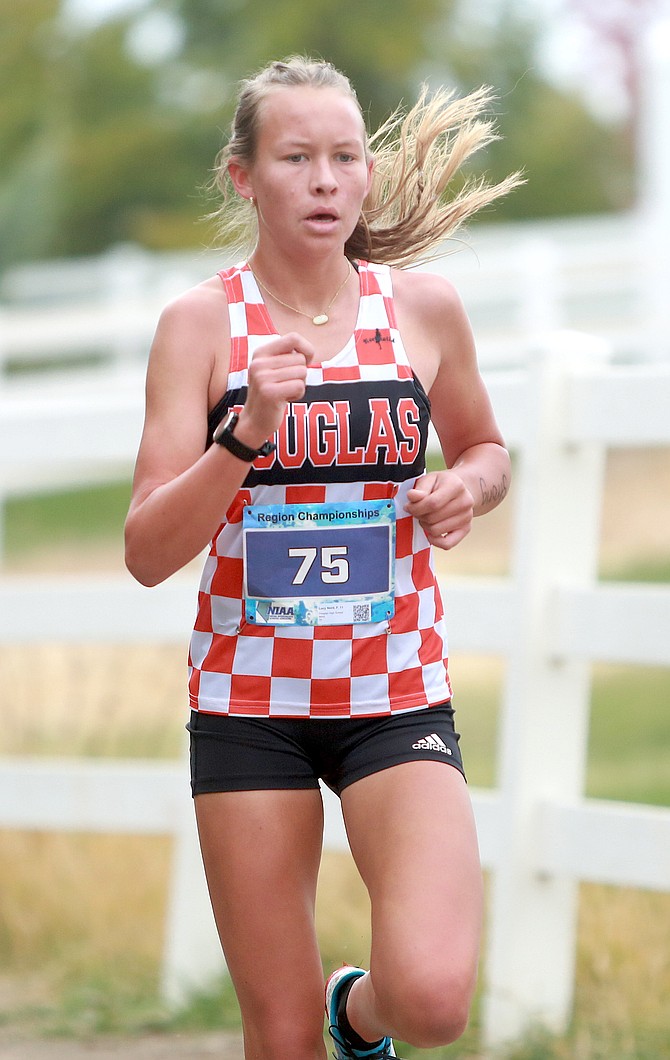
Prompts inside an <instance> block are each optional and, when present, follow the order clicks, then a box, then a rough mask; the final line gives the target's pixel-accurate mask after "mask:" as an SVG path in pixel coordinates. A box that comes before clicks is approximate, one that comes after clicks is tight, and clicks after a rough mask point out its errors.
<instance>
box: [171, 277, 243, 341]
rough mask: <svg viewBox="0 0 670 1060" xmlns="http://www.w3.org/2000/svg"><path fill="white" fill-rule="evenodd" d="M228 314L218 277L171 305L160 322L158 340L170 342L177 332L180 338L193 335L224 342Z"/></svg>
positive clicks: (226, 332) (175, 300)
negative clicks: (184, 335) (173, 333)
mask: <svg viewBox="0 0 670 1060" xmlns="http://www.w3.org/2000/svg"><path fill="white" fill-rule="evenodd" d="M225 310H226V295H225V292H224V289H223V285H222V284H221V282H220V280H219V278H218V277H217V276H214V277H211V278H210V279H208V280H204V281H203V282H202V283H199V284H197V285H196V286H195V287H191V288H189V289H188V290H187V291H184V292H183V293H182V294H180V295H178V297H177V298H174V299H173V300H172V301H171V302H168V304H167V305H166V306H165V308H164V309H163V311H162V313H161V315H160V318H159V321H158V328H157V332H156V333H157V336H160V337H161V338H165V339H169V337H170V335H171V333H172V332H173V331H175V332H176V333H177V334H178V335H182V334H184V333H188V332H192V333H193V334H194V335H195V334H200V335H204V336H212V337H214V338H215V339H216V341H220V339H221V337H222V336H224V337H226V336H227V334H228V315H227V313H226V311H225Z"/></svg>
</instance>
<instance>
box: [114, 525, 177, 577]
mask: <svg viewBox="0 0 670 1060" xmlns="http://www.w3.org/2000/svg"><path fill="white" fill-rule="evenodd" d="M124 558H125V563H126V568H127V570H128V571H129V572H130V574H132V576H133V578H134V579H135V581H137V582H139V583H140V585H144V586H146V588H147V589H151V588H153V587H154V586H156V585H159V584H160V582H162V581H165V579H166V578H167V577H168V574H166V573H163V572H162V571H160V570H159V569H158V567H157V564H156V557H155V556H154V555H153V553H152V550H151V549H150V548H149V549H147V547H146V545H144V544H143V543H142V542H141V541H138V540H137V537H136V535H135V534H134V533H133V532H132V526H129V525H128V523H126V529H125V557H124Z"/></svg>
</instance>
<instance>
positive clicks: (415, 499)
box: [399, 274, 511, 549]
mask: <svg viewBox="0 0 670 1060" xmlns="http://www.w3.org/2000/svg"><path fill="white" fill-rule="evenodd" d="M406 280H409V283H407V282H406ZM400 290H401V297H400V299H399V303H400V305H399V316H400V318H401V323H403V335H404V336H405V330H406V329H405V327H404V321H406V322H407V333H408V336H409V342H410V343H411V349H412V350H415V351H416V354H415V356H412V354H411V353H410V359H411V360H412V364H413V367H414V369H415V371H416V373H417V375H418V376H419V378H420V379H421V381H422V382H423V384H424V386H426V388H427V390H428V392H429V396H430V400H431V408H432V420H433V424H434V426H435V429H436V431H437V434H438V437H439V439H440V445H441V448H442V453H443V455H444V460H445V464H446V469H445V470H443V471H436V472H429V473H428V474H426V475H424V476H422V477H421V478H420V479H419V480H418V481H417V483H416V486H415V488H414V489H413V490H410V491H409V493H408V501H409V503H408V506H407V510H408V512H410V513H411V514H412V515H414V516H415V517H416V518H417V519H418V520H419V522H420V523H421V525H422V526H423V528H424V530H425V532H426V535H427V536H428V539H429V540H430V541H431V543H432V544H434V545H435V546H437V547H438V548H443V549H450V548H453V547H454V545H457V544H458V543H459V542H460V541H462V540H463V538H464V537H465V536H466V535H467V534H468V533H469V531H470V528H471V525H472V519H473V518H474V517H475V516H478V515H483V514H485V513H486V512H489V511H492V509H493V508H495V507H497V505H498V504H500V502H501V501H502V500H503V499H504V498H505V496H506V495H507V493H508V491H509V487H510V481H511V465H510V459H509V454H508V452H507V450H506V449H505V447H504V441H503V438H502V435H501V434H500V430H499V429H498V426H497V424H496V421H495V416H494V414H493V409H492V407H491V402H490V400H489V397H488V394H487V392H486V388H485V386H484V383H483V381H482V378H481V375H480V374H479V369H478V366H477V357H476V352H475V346H474V340H473V337H472V330H471V328H470V323H469V321H468V318H467V315H466V313H465V310H464V309H463V306H462V303H461V301H460V298H459V297H458V295H457V293H456V292H455V290H454V288H453V287H452V285H451V284H450V283H449V282H448V281H446V280H444V279H443V278H441V277H438V276H430V275H427V274H403V275H402V279H401V281H400ZM401 314H402V315H401Z"/></svg>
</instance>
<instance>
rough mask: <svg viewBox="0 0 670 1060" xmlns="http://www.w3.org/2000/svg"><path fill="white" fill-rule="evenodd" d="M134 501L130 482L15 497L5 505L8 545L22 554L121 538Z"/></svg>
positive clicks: (10, 551)
mask: <svg viewBox="0 0 670 1060" xmlns="http://www.w3.org/2000/svg"><path fill="white" fill-rule="evenodd" d="M129 501H130V486H129V484H128V483H126V482H121V483H112V484H111V485H110V484H107V485H100V486H90V487H82V488H80V489H70V490H64V491H60V492H57V493H56V492H55V493H45V494H36V495H34V496H30V497H14V498H12V499H10V500H8V501H7V502H6V505H5V520H6V525H5V545H6V548H7V551H8V553H9V554H10V555H17V554H18V555H21V554H25V553H26V552H30V551H31V550H34V549H40V548H47V549H48V547H49V545H50V544H62V543H64V542H68V543H70V544H72V545H73V546H75V547H76V546H77V545H79V544H82V543H84V542H86V541H91V540H96V541H100V540H103V541H104V540H110V539H119V540H120V538H121V534H122V532H123V523H124V520H125V515H126V512H127V510H128V504H129Z"/></svg>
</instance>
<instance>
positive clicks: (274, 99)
mask: <svg viewBox="0 0 670 1060" xmlns="http://www.w3.org/2000/svg"><path fill="white" fill-rule="evenodd" d="M259 118H260V122H259V134H258V142H257V147H256V157H255V159H254V162H253V164H252V165H251V166H250V167H249V168H248V170H246V171H245V172H244V173H243V179H244V180H245V181H246V182H247V184H248V192H247V193H248V194H250V195H253V197H254V199H255V200H256V203H257V209H258V222H259V238H260V239H261V241H262V240H263V239H265V238H269V239H270V240H271V241H272V242H275V243H278V244H280V245H284V246H287V245H294V244H295V243H296V241H297V242H299V243H302V244H303V245H304V246H305V248H306V249H308V248H313V247H315V246H318V247H328V248H331V247H333V246H336V245H338V244H339V245H340V246H343V245H344V243H345V242H346V240H347V239H348V238H349V236H350V235H351V233H352V231H353V229H354V227H355V225H356V222H357V220H358V218H359V216H360V211H361V206H362V204H363V200H364V198H365V196H366V194H367V192H368V191H369V188H370V180H371V174H372V163H371V162H369V160H368V157H367V155H366V150H365V129H364V125H363V119H362V117H361V114H360V111H359V110H358V107H357V105H356V103H355V101H354V100H353V99H351V98H350V97H349V96H347V95H345V94H344V93H343V92H341V91H339V90H338V89H334V88H312V87H308V86H299V87H292V88H283V87H282V88H273V89H272V90H271V91H270V93H269V94H268V95H267V97H266V98H265V99H264V100H263V102H262V104H261V107H260V113H259ZM242 172H243V171H240V173H241V174H242ZM231 175H233V174H231ZM238 190H242V189H241V188H240V187H239V186H238ZM243 193H244V192H243ZM287 241H288V242H287Z"/></svg>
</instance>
